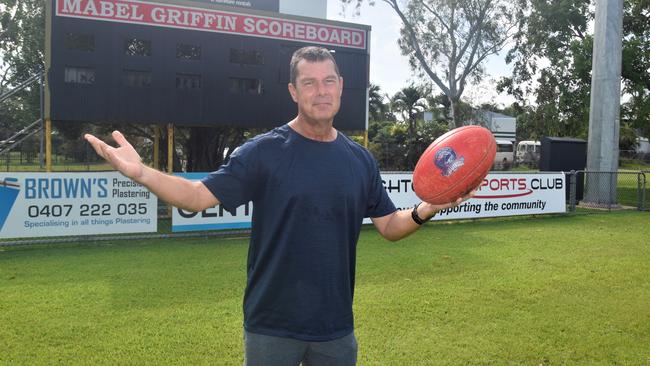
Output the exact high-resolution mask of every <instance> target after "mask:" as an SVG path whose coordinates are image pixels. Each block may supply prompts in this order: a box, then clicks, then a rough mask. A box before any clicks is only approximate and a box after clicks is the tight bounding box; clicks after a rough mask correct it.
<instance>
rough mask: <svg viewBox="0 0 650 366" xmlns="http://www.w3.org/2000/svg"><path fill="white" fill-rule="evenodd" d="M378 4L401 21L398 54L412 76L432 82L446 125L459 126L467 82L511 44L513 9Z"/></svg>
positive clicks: (492, 2) (492, 1) (479, 4)
mask: <svg viewBox="0 0 650 366" xmlns="http://www.w3.org/2000/svg"><path fill="white" fill-rule="evenodd" d="M341 1H342V3H343V4H350V3H352V4H355V5H356V6H357V11H359V9H360V5H361V3H363V1H364V0H341ZM382 1H383V2H384V3H386V4H388V5H389V6H390V7H391V8H392V9H393V10H394V11H395V13H397V15H398V16H399V17H400V19H401V20H402V29H401V38H400V40H399V46H400V48H401V49H402V53H403V54H404V55H406V56H408V57H409V62H410V64H411V67H412V68H413V69H414V70H415V71H417V72H419V73H420V74H421V75H422V76H426V77H428V78H429V79H431V81H432V82H433V83H434V84H435V85H436V86H437V87H438V88H439V89H440V90H441V91H442V92H443V93H444V94H445V95H446V96H447V98H448V99H449V102H450V104H451V108H450V113H451V116H450V121H451V123H452V124H453V125H455V126H460V125H461V124H462V121H461V120H459V119H458V118H457V117H458V116H457V112H458V103H459V101H460V98H461V96H462V95H463V92H464V91H465V88H466V86H467V84H468V82H470V81H476V82H477V81H480V80H481V79H482V77H483V76H484V69H483V66H482V65H483V62H484V61H485V59H486V58H487V57H489V56H490V55H494V54H497V53H498V52H499V51H500V50H501V49H503V47H504V45H505V44H506V41H507V40H508V39H509V38H510V36H511V34H512V31H513V30H514V29H515V19H516V18H515V17H514V14H515V12H516V7H515V6H514V4H513V3H512V2H510V1H508V0H406V1H400V0H382ZM369 2H370V3H374V2H373V1H369ZM401 3H404V5H403V6H402V5H400V4H401Z"/></svg>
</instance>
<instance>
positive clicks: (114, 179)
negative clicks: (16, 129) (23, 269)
mask: <svg viewBox="0 0 650 366" xmlns="http://www.w3.org/2000/svg"><path fill="white" fill-rule="evenodd" d="M157 209H158V200H157V198H156V196H154V195H153V194H151V192H149V191H148V190H147V189H146V188H145V187H143V186H141V185H139V184H137V183H135V182H133V181H132V180H131V179H129V178H126V177H124V176H123V175H121V174H119V173H117V172H101V173H88V172H84V173H11V172H9V173H0V239H2V238H29V237H45V236H67V235H96V234H118V233H140V232H155V231H156V230H157Z"/></svg>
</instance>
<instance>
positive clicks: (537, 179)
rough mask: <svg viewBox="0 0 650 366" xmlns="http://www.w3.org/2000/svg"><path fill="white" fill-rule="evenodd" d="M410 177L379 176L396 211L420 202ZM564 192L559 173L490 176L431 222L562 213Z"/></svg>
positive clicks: (399, 175) (408, 175) (499, 174)
mask: <svg viewBox="0 0 650 366" xmlns="http://www.w3.org/2000/svg"><path fill="white" fill-rule="evenodd" d="M412 177H413V174H412V173H382V179H383V181H384V188H386V191H388V195H389V196H390V197H391V199H392V200H393V202H394V203H395V206H397V207H398V208H402V209H410V208H412V207H413V206H414V205H415V204H416V203H418V202H420V199H419V198H417V196H416V195H415V192H414V191H413V188H412V185H411V182H412ZM565 190H566V187H565V180H564V173H562V172H559V173H557V172H552V173H490V174H488V176H487V177H485V179H484V180H483V183H482V184H481V186H480V188H479V190H478V191H477V192H476V195H475V196H474V198H472V199H470V200H467V201H465V202H463V203H462V204H460V205H459V206H456V207H454V208H451V209H447V210H443V211H441V212H439V213H438V214H437V215H436V216H435V217H434V218H433V220H451V219H477V218H484V217H499V216H516V215H537V214H548V213H563V212H566V204H565ZM367 222H370V220H367Z"/></svg>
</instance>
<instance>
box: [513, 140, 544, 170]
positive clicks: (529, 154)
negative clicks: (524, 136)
mask: <svg viewBox="0 0 650 366" xmlns="http://www.w3.org/2000/svg"><path fill="white" fill-rule="evenodd" d="M541 146H542V144H541V143H540V142H539V141H520V142H519V143H518V144H517V153H516V161H517V164H527V165H537V163H538V162H539V152H540V150H541Z"/></svg>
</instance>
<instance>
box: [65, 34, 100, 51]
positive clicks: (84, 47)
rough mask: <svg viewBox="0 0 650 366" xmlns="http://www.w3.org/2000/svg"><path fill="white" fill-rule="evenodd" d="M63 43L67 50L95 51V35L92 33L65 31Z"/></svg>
mask: <svg viewBox="0 0 650 366" xmlns="http://www.w3.org/2000/svg"><path fill="white" fill-rule="evenodd" d="M63 43H64V44H65V48H66V49H69V50H77V51H85V52H93V51H95V36H94V35H92V34H81V33H66V35H65V40H64V42H63Z"/></svg>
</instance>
